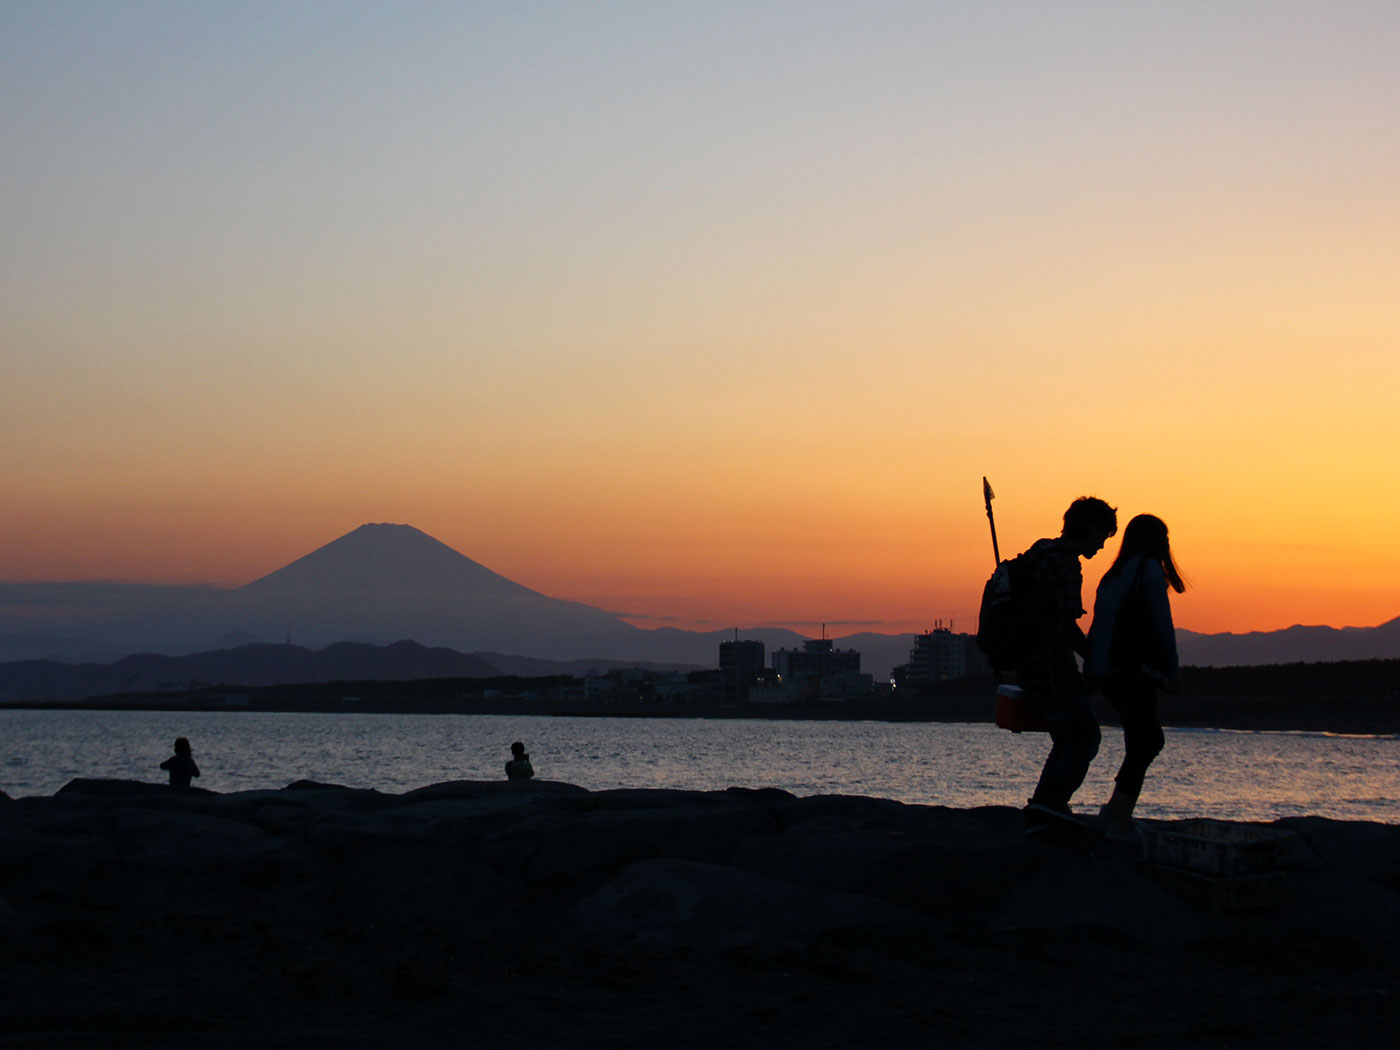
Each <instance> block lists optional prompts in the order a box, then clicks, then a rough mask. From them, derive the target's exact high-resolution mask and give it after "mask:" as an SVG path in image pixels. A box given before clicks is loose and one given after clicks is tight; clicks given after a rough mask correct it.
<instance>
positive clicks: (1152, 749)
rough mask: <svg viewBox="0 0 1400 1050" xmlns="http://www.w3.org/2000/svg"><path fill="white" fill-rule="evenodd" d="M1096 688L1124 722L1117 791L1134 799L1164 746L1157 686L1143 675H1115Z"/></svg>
mask: <svg viewBox="0 0 1400 1050" xmlns="http://www.w3.org/2000/svg"><path fill="white" fill-rule="evenodd" d="M1099 688H1100V689H1102V690H1103V697H1104V699H1105V700H1107V701H1108V706H1109V707H1111V708H1113V710H1115V711H1117V712H1118V717H1119V719H1121V720H1122V722H1123V751H1124V754H1123V765H1122V766H1120V767H1119V769H1118V776H1117V777H1116V778H1115V779H1116V780H1117V783H1118V790H1119V791H1121V792H1123V794H1125V795H1129V796H1131V797H1132V798H1137V797H1138V795H1140V794H1141V793H1142V781H1143V778H1144V777H1145V776H1146V775H1147V767H1148V766H1150V765H1151V764H1152V760H1153V759H1154V758H1156V757H1157V756H1158V755H1160V754H1161V753H1162V747H1163V746H1164V745H1165V744H1166V738H1165V737H1164V736H1163V735H1162V717H1161V715H1159V714H1158V713H1157V683H1156V682H1154V681H1152V679H1150V678H1144V677H1143V676H1142V675H1115V676H1112V677H1109V678H1105V679H1103V680H1102V681H1100V682H1099Z"/></svg>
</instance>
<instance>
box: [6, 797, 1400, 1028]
mask: <svg viewBox="0 0 1400 1050" xmlns="http://www.w3.org/2000/svg"><path fill="white" fill-rule="evenodd" d="M1280 826H1282V827H1287V828H1291V829H1293V830H1296V831H1298V832H1300V833H1301V834H1300V835H1299V836H1298V837H1297V838H1296V840H1295V843H1294V845H1293V847H1292V851H1291V853H1290V854H1289V856H1288V857H1287V860H1286V875H1285V876H1284V895H1283V901H1282V903H1281V904H1279V905H1278V906H1276V907H1273V908H1271V909H1268V910H1261V911H1244V912H1232V913H1224V912H1212V911H1209V910H1205V909H1203V908H1201V907H1199V906H1197V905H1195V904H1192V903H1188V901H1187V900H1185V899H1183V898H1182V897H1179V896H1177V895H1175V894H1174V893H1173V892H1170V891H1169V890H1167V889H1165V888H1163V886H1162V885H1160V884H1159V882H1158V881H1157V880H1156V879H1154V878H1152V877H1150V874H1151V873H1150V871H1149V869H1147V868H1146V867H1145V866H1143V865H1142V864H1140V863H1139V861H1138V858H1137V857H1136V856H1135V855H1134V851H1133V850H1132V849H1130V848H1127V847H1121V846H1116V845H1113V844H1109V843H1106V842H1104V841H1103V840H1101V839H1097V838H1094V837H1092V836H1091V837H1086V838H1085V839H1083V840H1082V841H1079V842H1077V843H1070V844H1065V843H1061V844H1051V843H1046V842H1043V841H1040V840H1038V839H1035V838H1026V837H1024V836H1023V835H1022V834H1021V821H1020V814H1019V813H1017V812H1015V811H1013V810H1010V809H1005V808H985V809H976V810H961V811H960V810H949V809H942V808H938V807H928V806H906V805H902V804H899V803H895V802H889V801H884V800H880V799H871V798H853V797H838V796H830V797H816V798H796V797H794V796H792V795H789V794H787V793H785V792H781V791H776V790H769V791H740V790H730V791H725V792H708V793H701V792H686V791H600V792H589V791H586V790H584V789H582V788H578V787H573V786H571V785H567V784H557V783H548V782H531V783H524V784H521V783H489V784H488V783H470V782H461V783H451V784H438V785H434V786H432V787H427V788H423V789H420V790H417V791H411V792H408V793H405V794H402V795H385V794H380V793H377V792H373V791H364V790H356V789H352V788H346V787H338V786H334V785H326V784H316V783H312V782H309V781H298V782H296V783H294V784H292V785H290V786H289V787H288V788H287V789H285V790H282V791H254V792H242V793H237V794H228V795H217V794H211V793H174V792H171V791H170V790H169V789H166V788H164V787H161V786H152V785H144V784H134V783H130V782H114V781H74V782H73V783H71V784H69V785H68V786H67V787H65V788H64V789H63V790H62V791H60V792H59V793H58V794H56V795H55V796H53V797H51V798H19V799H11V800H8V801H6V802H4V803H3V804H2V805H0V1046H4V1047H7V1048H8V1047H94V1048H95V1047H104V1048H106V1047H113V1048H122V1047H133V1048H134V1047H172V1048H174V1047H211V1048H212V1047H218V1048H233V1047H237V1048H240V1050H242V1048H246V1047H257V1048H259V1050H262V1048H267V1047H288V1048H292V1047H295V1048H298V1050H305V1048H314V1047H351V1048H357V1047H378V1046H389V1045H399V1044H401V1043H402V1044H403V1045H407V1046H412V1047H415V1048H419V1047H456V1046H463V1047H517V1046H521V1045H530V1046H534V1047H540V1048H544V1047H554V1046H568V1047H571V1048H575V1047H583V1048H587V1047H599V1048H602V1047H611V1048H622V1047H636V1048H639V1050H640V1048H643V1047H645V1048H662V1047H730V1046H736V1047H749V1046H751V1047H756V1048H759V1047H761V1048H765V1050H767V1048H772V1047H789V1046H790V1047H804V1048H807V1047H858V1046H881V1047H884V1046H889V1045H895V1046H906V1047H923V1046H937V1045H948V1046H959V1047H993V1046H1017V1045H1045V1046H1071V1047H1098V1046H1102V1047H1149V1048H1157V1047H1160V1048H1167V1047H1172V1048H1177V1047H1182V1046H1205V1047H1227V1046H1228V1047H1232V1048H1239V1047H1259V1048H1264V1047H1268V1048H1270V1050H1277V1048H1280V1047H1315V1046H1324V1045H1327V1046H1349V1047H1373V1046H1374V1047H1380V1046H1385V1047H1389V1046H1391V1045H1392V1042H1393V1038H1394V1025H1395V1022H1396V1020H1397V1018H1400V989H1397V980H1396V974H1397V973H1400V827H1393V826H1386V825H1375V824H1364V823H1350V824H1348V823H1340V822H1335V821H1324V820H1320V819H1312V818H1309V819H1304V820H1289V821H1283V822H1280Z"/></svg>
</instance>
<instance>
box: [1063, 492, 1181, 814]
mask: <svg viewBox="0 0 1400 1050" xmlns="http://www.w3.org/2000/svg"><path fill="white" fill-rule="evenodd" d="M1168 587H1170V588H1171V589H1172V590H1174V591H1176V592H1177V593H1178V594H1180V593H1181V592H1182V591H1184V590H1186V584H1185V583H1184V582H1183V580H1182V578H1181V572H1180V570H1178V569H1177V567H1176V562H1175V561H1173V560H1172V550H1171V544H1170V542H1169V541H1168V539H1167V526H1166V523H1165V522H1163V521H1162V519H1161V518H1157V517H1153V516H1152V515H1151V514H1139V515H1138V516H1137V517H1136V518H1134V519H1133V520H1132V521H1130V522H1128V527H1127V528H1126V529H1124V530H1123V542H1122V544H1121V546H1119V548H1118V557H1117V558H1116V559H1114V562H1113V564H1112V565H1110V566H1109V568H1108V572H1106V573H1104V576H1103V579H1102V580H1101V581H1100V582H1099V590H1098V594H1097V595H1096V596H1095V598H1094V622H1093V625H1092V626H1091V627H1090V628H1089V665H1088V667H1087V669H1086V671H1087V673H1088V676H1089V678H1090V680H1091V681H1092V682H1093V683H1094V684H1095V685H1097V686H1098V687H1099V689H1100V690H1102V692H1103V695H1104V699H1105V700H1107V701H1108V703H1109V706H1110V707H1112V708H1113V709H1114V710H1115V711H1117V712H1118V717H1119V718H1120V719H1121V720H1122V722H1123V749H1124V755H1123V765H1122V766H1121V767H1120V768H1119V770H1118V776H1117V778H1116V782H1115V786H1114V788H1113V795H1112V797H1111V798H1109V800H1108V803H1107V804H1106V805H1105V806H1104V807H1103V809H1102V810H1101V811H1100V812H1101V815H1102V816H1103V817H1104V818H1106V820H1107V821H1108V835H1109V837H1111V838H1134V837H1136V829H1135V828H1134V826H1133V807H1134V806H1136V805H1137V800H1138V795H1140V794H1141V793H1142V782H1143V778H1144V777H1145V776H1146V774H1147V767H1148V766H1150V765H1151V764H1152V760H1153V759H1154V758H1156V757H1157V756H1158V755H1159V754H1161V752H1162V747H1163V745H1164V744H1165V743H1166V738H1165V737H1164V736H1163V734H1162V718H1161V715H1160V714H1158V711H1157V690H1158V689H1166V690H1167V691H1168V692H1175V691H1176V686H1177V678H1178V675H1179V672H1180V668H1179V667H1178V665H1177V654H1176V631H1175V629H1174V628H1173V626H1172V609H1171V603H1170V602H1169V601H1168V599H1167V588H1168Z"/></svg>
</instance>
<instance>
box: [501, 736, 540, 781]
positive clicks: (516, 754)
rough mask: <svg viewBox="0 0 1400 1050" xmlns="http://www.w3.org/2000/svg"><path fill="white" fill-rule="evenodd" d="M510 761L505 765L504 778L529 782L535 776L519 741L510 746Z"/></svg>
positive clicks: (528, 757) (528, 758) (523, 746)
mask: <svg viewBox="0 0 1400 1050" xmlns="http://www.w3.org/2000/svg"><path fill="white" fill-rule="evenodd" d="M510 754H511V759H510V761H509V762H507V763H506V776H507V777H508V778H509V779H511V780H529V779H530V778H531V777H532V776H534V775H535V767H534V766H532V765H530V756H529V755H527V754H526V753H525V745H524V744H522V743H521V742H520V741H519V740H517V741H516V742H515V743H513V744H511V745H510Z"/></svg>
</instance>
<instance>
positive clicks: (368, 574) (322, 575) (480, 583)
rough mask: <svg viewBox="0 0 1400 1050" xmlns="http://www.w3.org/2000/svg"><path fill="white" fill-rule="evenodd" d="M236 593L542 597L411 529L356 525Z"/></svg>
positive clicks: (408, 527)
mask: <svg viewBox="0 0 1400 1050" xmlns="http://www.w3.org/2000/svg"><path fill="white" fill-rule="evenodd" d="M241 590H242V591H243V592H245V593H248V594H265V595H272V594H285V593H288V592H295V591H377V592H381V593H386V594H387V593H395V592H411V593H420V594H442V593H453V594H458V595H474V596H478V597H494V598H505V597H509V598H519V597H522V596H525V595H534V596H535V597H537V598H543V597H545V596H544V595H542V594H540V593H539V592H537V591H532V590H530V589H529V588H528V587H524V586H522V585H521V584H518V583H516V582H515V581H514V580H509V579H507V578H506V577H504V576H502V575H500V574H499V573H495V572H492V571H491V570H490V569H488V568H486V566H484V565H480V564H478V563H477V562H474V561H472V560H471V559H470V558H468V557H467V556H466V555H465V554H461V553H459V552H457V551H455V550H453V549H452V548H451V547H449V546H448V545H447V544H445V543H443V542H442V541H441V540H436V539H434V538H433V537H431V536H429V535H428V534H427V533H426V532H421V531H420V530H418V529H415V528H414V527H413V526H412V525H389V524H378V525H361V526H360V527H359V528H358V529H355V530H353V531H351V532H347V533H346V534H345V535H344V536H341V537H340V538H339V539H336V540H332V541H331V542H330V543H327V544H326V545H325V546H324V547H318V548H317V549H316V550H314V551H312V552H311V553H310V554H308V555H306V556H305V557H302V558H298V559H297V560H296V561H294V562H291V563H290V564H288V565H284V566H283V567H282V568H280V569H278V570H276V571H275V572H270V573H268V574H267V575H266V576H263V577H261V578H259V579H256V580H254V581H253V582H252V583H250V584H248V585H247V586H245V587H243V588H241ZM549 600H551V601H553V600H554V599H549Z"/></svg>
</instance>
